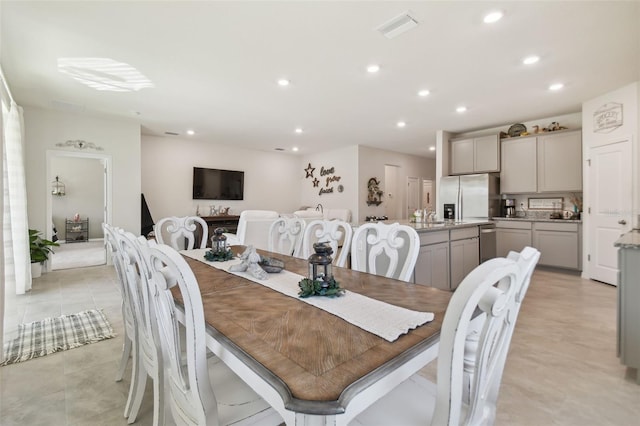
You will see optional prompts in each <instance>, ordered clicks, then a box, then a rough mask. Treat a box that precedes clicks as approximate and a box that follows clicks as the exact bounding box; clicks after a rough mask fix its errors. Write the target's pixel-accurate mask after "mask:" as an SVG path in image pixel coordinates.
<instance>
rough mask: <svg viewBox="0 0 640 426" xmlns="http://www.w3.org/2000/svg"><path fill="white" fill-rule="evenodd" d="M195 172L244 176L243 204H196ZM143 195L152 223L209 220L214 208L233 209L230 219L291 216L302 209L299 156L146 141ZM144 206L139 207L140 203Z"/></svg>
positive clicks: (183, 141)
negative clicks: (248, 214) (256, 213)
mask: <svg viewBox="0 0 640 426" xmlns="http://www.w3.org/2000/svg"><path fill="white" fill-rule="evenodd" d="M193 167H205V168H212V169H226V170H239V171H244V200H241V201H226V200H194V199H193V198H192V197H193V195H192V194H193V193H192V184H193ZM141 170H142V192H143V193H144V196H145V199H146V201H147V204H148V205H149V211H150V212H151V216H152V217H153V220H154V221H155V222H157V221H158V220H159V219H161V218H163V217H166V216H186V215H194V214H195V213H196V208H198V206H199V208H200V214H201V215H202V216H207V215H208V214H209V206H211V205H215V206H224V207H230V208H231V209H230V213H231V214H240V212H241V211H242V210H249V209H264V210H276V211H278V212H292V211H294V210H296V209H297V208H298V207H299V206H300V181H301V180H302V179H301V178H299V176H301V174H302V176H304V172H303V171H302V169H301V168H300V159H299V157H297V156H292V155H289V154H285V153H281V152H265V151H255V150H247V149H241V148H234V147H232V146H229V145H222V144H216V143H213V142H199V141H191V140H187V139H177V138H171V137H158V136H147V135H143V136H142V161H141ZM138 205H139V202H138Z"/></svg>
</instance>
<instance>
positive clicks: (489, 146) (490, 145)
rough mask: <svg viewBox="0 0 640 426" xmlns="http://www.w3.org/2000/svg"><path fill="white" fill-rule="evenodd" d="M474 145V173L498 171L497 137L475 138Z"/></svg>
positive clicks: (498, 143)
mask: <svg viewBox="0 0 640 426" xmlns="http://www.w3.org/2000/svg"><path fill="white" fill-rule="evenodd" d="M473 144H474V167H473V170H474V172H476V173H478V172H499V171H500V141H499V140H498V135H489V136H483V137H481V138H475V139H474V140H473Z"/></svg>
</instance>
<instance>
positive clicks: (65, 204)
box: [49, 157, 104, 240]
mask: <svg viewBox="0 0 640 426" xmlns="http://www.w3.org/2000/svg"><path fill="white" fill-rule="evenodd" d="M49 170H50V171H51V176H54V177H53V178H51V177H50V181H53V180H55V176H58V177H59V179H60V182H62V183H64V185H65V190H66V195H64V196H54V197H51V198H52V200H51V202H52V218H53V223H54V225H55V226H56V229H57V230H58V238H60V239H61V240H64V239H66V233H65V220H66V219H69V220H71V219H73V216H74V215H75V214H76V213H78V214H79V215H80V217H81V218H82V219H89V238H102V237H103V233H102V227H101V226H100V224H101V223H102V222H103V220H104V210H103V207H104V166H103V165H102V162H101V161H100V160H98V159H91V158H75V157H53V158H51V165H50V169H49Z"/></svg>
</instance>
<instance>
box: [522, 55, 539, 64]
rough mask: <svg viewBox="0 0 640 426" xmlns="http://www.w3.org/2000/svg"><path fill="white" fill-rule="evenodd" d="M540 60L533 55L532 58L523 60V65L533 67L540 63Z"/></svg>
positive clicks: (528, 57)
mask: <svg viewBox="0 0 640 426" xmlns="http://www.w3.org/2000/svg"><path fill="white" fill-rule="evenodd" d="M539 60H540V57H539V56H536V55H532V56H527V57H526V58H524V59H523V60H522V63H523V64H525V65H532V64H535V63H536V62H538V61H539Z"/></svg>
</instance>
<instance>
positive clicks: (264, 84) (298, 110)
mask: <svg viewBox="0 0 640 426" xmlns="http://www.w3.org/2000/svg"><path fill="white" fill-rule="evenodd" d="M495 9H500V10H502V11H503V12H504V17H503V18H502V19H501V20H500V21H498V22H497V23H494V24H491V25H489V24H485V23H483V17H484V15H485V14H486V13H487V12H489V11H491V10H495ZM406 11H410V14H411V16H412V17H413V18H414V19H415V20H417V21H418V23H419V25H418V26H417V27H415V28H413V29H411V30H410V31H407V32H405V33H403V34H401V35H399V36H397V37H395V38H393V39H387V38H385V37H384V36H383V35H382V34H381V33H380V32H378V31H377V30H376V28H377V27H379V26H380V25H381V24H383V23H385V22H387V21H389V20H390V19H392V18H394V17H396V16H398V15H400V14H401V13H403V12H406ZM0 15H1V16H0V18H1V33H0V36H1V45H0V48H1V50H0V54H1V56H0V60H1V64H2V68H3V70H4V73H5V77H6V79H7V81H8V83H9V86H10V88H11V91H12V93H13V96H14V98H15V99H16V101H17V102H18V103H19V104H21V105H23V106H27V105H31V106H39V107H44V108H52V109H62V110H69V111H74V112H79V113H83V114H100V115H103V114H106V115H110V116H119V117H126V118H128V119H130V120H135V121H136V122H139V123H140V125H141V127H142V132H143V133H144V134H151V135H163V136H164V135H165V132H175V133H178V134H179V136H173V137H179V138H191V139H196V140H199V141H202V142H215V143H221V144H229V145H233V146H236V147H246V148H251V149H259V150H269V151H271V150H274V149H277V148H282V149H284V152H285V153H286V152H288V153H292V151H291V150H292V148H293V147H294V146H295V147H299V151H298V154H308V153H315V152H319V151H323V150H327V149H334V148H337V147H342V146H349V145H355V144H360V145H366V146H371V147H377V148H383V149H389V150H393V151H398V152H405V153H411V154H417V155H421V156H426V157H433V156H434V153H433V152H432V151H429V150H428V148H429V147H430V146H433V145H435V138H436V132H437V130H447V131H451V132H455V133H462V132H468V131H474V130H478V129H482V128H490V127H496V126H502V125H505V131H506V130H507V128H508V124H509V123H518V122H523V121H529V120H534V119H539V118H545V117H552V116H555V115H560V114H566V113H572V112H578V111H580V108H581V103H582V102H583V101H585V100H588V99H591V98H594V97H596V96H599V95H601V94H603V93H606V92H607V91H610V90H613V89H616V88H618V87H621V86H623V85H625V84H628V83H631V82H633V81H636V80H639V79H640V66H639V62H640V59H639V55H640V53H639V52H640V34H639V29H638V28H639V27H640V25H638V22H639V21H640V2H638V1H622V2H610V1H602V2H582V1H573V2H558V1H549V2H540V1H537V2H526V1H511V2H484V1H470V2H458V1H447V2H435V1H422V2H402V1H386V2H385V1H374V2H364V1H353V2H349V1H341V2H337V1H333V2H332V1H289V2H271V1H258V2H244V1H236V2H212V1H209V2H207V1H199V2H184V1H162V2H153V1H138V2H134V1H107V2H99V1H76V2H49V1H45V2H35V1H16V2H13V1H7V0H3V1H2V2H1V3H0ZM531 54H536V55H538V56H539V57H540V61H539V62H538V63H537V64H534V65H531V66H526V65H523V64H522V59H523V58H524V57H525V56H527V55H531ZM74 57H85V58H86V57H91V58H111V59H113V60H115V61H119V62H124V63H127V64H129V65H131V66H133V67H135V68H136V69H137V70H139V71H140V72H141V73H142V74H144V75H145V76H146V77H148V78H149V79H150V80H151V81H152V83H153V85H154V87H152V88H142V89H140V90H138V91H131V92H111V91H97V90H94V89H92V88H89V87H87V86H85V85H83V84H81V83H79V82H77V81H75V80H73V79H72V78H70V77H69V76H68V75H65V74H62V73H60V72H59V71H58V70H57V60H58V58H74ZM372 63H376V64H379V65H380V71H379V72H378V73H375V74H370V73H368V72H367V71H366V67H367V66H368V65H369V64H372ZM280 78H287V79H289V80H290V81H291V84H290V85H289V86H288V87H280V86H279V85H278V84H277V80H278V79H280ZM556 82H562V83H564V85H565V86H564V88H563V89H562V90H559V91H555V92H552V91H550V90H548V87H549V85H550V84H552V83H556ZM420 89H428V90H430V92H431V93H430V94H429V95H428V96H426V97H419V96H418V95H417V92H418V90H420ZM461 105H465V106H466V107H467V108H468V110H467V111H466V112H465V113H458V112H456V108H457V107H458V106H461ZM398 121H404V122H406V126H405V127H404V128H398V127H397V125H396V123H397V122H398ZM297 127H300V128H302V129H303V132H302V133H300V134H296V133H295V132H294V129H295V128H297ZM187 129H192V130H194V131H195V134H194V135H193V136H188V135H187V134H186V130H187ZM80 136H81V135H79V137H80Z"/></svg>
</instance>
